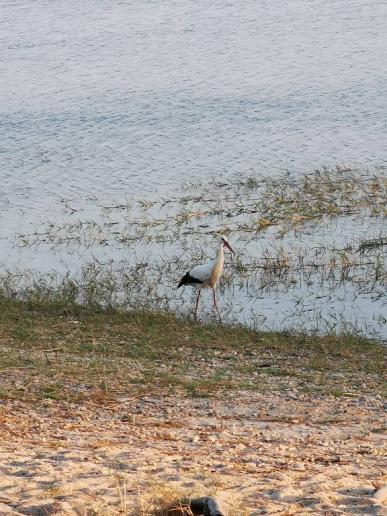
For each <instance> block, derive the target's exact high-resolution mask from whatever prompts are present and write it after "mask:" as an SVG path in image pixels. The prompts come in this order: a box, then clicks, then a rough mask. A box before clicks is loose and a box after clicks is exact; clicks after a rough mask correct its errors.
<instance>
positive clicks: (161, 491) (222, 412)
mask: <svg viewBox="0 0 387 516" xmlns="http://www.w3.org/2000/svg"><path fill="white" fill-rule="evenodd" d="M383 418H385V413H383V402H382V400H381V399H380V397H371V396H365V397H363V398H348V399H341V400H337V399H335V398H333V397H329V396H327V397H324V396H321V397H308V396H305V395H300V394H297V392H295V391H289V392H288V393H279V392H272V393H267V394H265V395H262V394H259V395H258V394H257V395H254V394H252V393H251V392H243V391H242V392H235V393H233V394H232V395H230V397H228V399H227V400H225V399H214V400H206V399H188V398H186V397H184V398H183V397H179V396H164V395H163V394H162V393H160V395H159V396H144V397H140V398H137V397H134V398H130V397H129V398H126V399H121V400H119V401H118V402H113V403H107V404H106V403H102V404H101V403H95V402H89V403H87V402H86V403H84V404H82V405H74V404H71V403H68V404H67V403H63V402H62V403H60V404H57V403H56V402H55V401H53V400H47V401H45V402H43V403H41V404H39V406H35V407H31V406H30V405H29V404H26V403H23V402H5V403H3V404H2V407H1V412H0V432H1V434H0V435H1V444H0V449H1V452H0V464H1V476H0V493H1V495H0V513H1V514H15V515H16V514H25V515H45V514H63V515H65V514H66V515H67V514H68V515H71V514H74V515H75V514H77V515H86V514H121V513H125V514H132V515H135V514H148V512H146V511H147V510H150V509H151V508H153V504H155V503H156V505H157V500H158V497H160V499H163V498H165V496H170V495H171V494H172V496H173V497H175V496H176V495H178V494H179V493H181V494H188V495H189V494H190V493H191V494H192V495H195V494H197V495H209V494H214V495H215V496H217V498H218V499H219V500H220V501H221V502H223V507H224V508H225V509H226V511H227V512H226V513H227V514H229V515H235V516H236V515H238V514H250V515H258V514H298V515H301V514H316V515H317V514H324V515H336V514H364V515H366V514H370V515H371V514H372V515H382V514H387V512H386V511H387V507H386V505H384V508H383V503H386V498H385V496H381V495H383V491H380V493H381V495H380V494H378V490H380V489H381V488H382V487H383V486H384V485H386V484H387V475H386V471H387V457H386V447H385V443H386V434H385V433H384V434H383V433H382V432H381V428H382V429H383ZM384 424H385V419H384ZM169 492H171V493H169ZM168 493H169V494H168ZM383 498H384V502H383Z"/></svg>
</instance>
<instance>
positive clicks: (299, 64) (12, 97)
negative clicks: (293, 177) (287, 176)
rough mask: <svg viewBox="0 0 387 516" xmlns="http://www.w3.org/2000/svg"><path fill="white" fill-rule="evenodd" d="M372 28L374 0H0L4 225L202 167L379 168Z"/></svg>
mask: <svg viewBox="0 0 387 516" xmlns="http://www.w3.org/2000/svg"><path fill="white" fill-rule="evenodd" d="M386 29H387V4H386V2H385V1H383V0H382V1H373V0H335V1H332V0H328V1H327V0H287V1H286V0H285V1H284V0H273V1H270V2H267V1H258V0H255V1H253V0H238V1H233V0H230V1H228V2H224V1H223V0H222V1H217V0H211V1H208V0H199V1H198V0H195V1H187V0H178V1H165V0H154V1H143V0H141V1H131V2H119V1H115V0H112V1H101V0H88V1H87V2H81V1H74V0H68V1H66V2H63V1H55V0H54V1H52V0H50V1H43V0H36V1H34V2H30V1H21V0H19V1H17V0H12V1H6V0H4V1H3V2H1V5H0V114H1V122H0V130H1V140H0V144H1V148H0V175H1V184H0V209H1V214H2V219H3V224H6V227H7V228H9V227H10V226H11V227H13V226H14V225H15V224H16V225H18V224H20V223H21V222H23V223H24V222H25V221H31V220H39V219H40V218H41V216H45V215H46V214H47V213H49V214H50V215H51V216H52V215H53V214H55V213H58V214H60V213H62V208H63V204H61V203H60V200H61V199H62V198H69V199H73V200H74V201H75V202H76V205H77V206H78V207H84V206H85V205H87V199H88V198H92V199H93V198H95V197H96V198H98V199H101V198H103V199H113V198H114V199H117V198H121V197H122V196H131V195H133V194H139V193H140V194H141V195H143V194H144V192H148V193H150V194H151V193H152V192H154V191H155V190H156V189H157V190H160V189H161V190H162V191H164V192H168V191H169V190H170V188H172V187H174V186H175V185H176V184H178V183H180V182H181V180H182V179H183V178H184V179H186V178H189V179H193V180H197V179H203V178H205V177H206V176H207V175H208V174H210V175H217V174H220V175H226V176H228V175H232V174H234V173H235V172H238V173H239V172H242V173H244V172H249V171H251V170H254V171H255V172H258V173H260V171H262V172H264V173H266V174H275V173H277V172H278V170H279V169H281V170H284V169H285V170H290V171H293V172H296V173H297V172H299V171H305V170H308V169H313V168H315V167H316V166H320V165H321V164H324V163H327V164H335V163H338V162H339V163H342V162H351V163H352V164H357V165H365V166H374V165H376V166H383V165H385V164H386V162H387V147H386V145H385V141H386V129H387V126H386V123H387V122H386V120H387V118H386V113H387V65H386V63H387V45H386V36H385V35H386ZM7 214H8V215H7ZM21 214H25V216H24V217H22V218H20V215H21ZM10 216H12V220H10Z"/></svg>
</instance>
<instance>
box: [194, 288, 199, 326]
mask: <svg viewBox="0 0 387 516" xmlns="http://www.w3.org/2000/svg"><path fill="white" fill-rule="evenodd" d="M200 293H201V290H200V289H199V290H198V295H197V296H196V304H195V314H194V319H195V321H197V320H198V304H199V297H200Z"/></svg>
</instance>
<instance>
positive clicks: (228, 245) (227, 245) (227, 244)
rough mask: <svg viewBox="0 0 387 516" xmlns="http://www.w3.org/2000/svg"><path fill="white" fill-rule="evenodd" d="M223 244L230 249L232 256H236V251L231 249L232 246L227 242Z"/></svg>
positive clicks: (224, 241)
mask: <svg viewBox="0 0 387 516" xmlns="http://www.w3.org/2000/svg"><path fill="white" fill-rule="evenodd" d="M223 244H224V245H225V246H226V247H227V248H228V249H230V251H231V252H232V254H234V249H233V248H232V247H231V245H230V244H229V243H228V242H226V240H223Z"/></svg>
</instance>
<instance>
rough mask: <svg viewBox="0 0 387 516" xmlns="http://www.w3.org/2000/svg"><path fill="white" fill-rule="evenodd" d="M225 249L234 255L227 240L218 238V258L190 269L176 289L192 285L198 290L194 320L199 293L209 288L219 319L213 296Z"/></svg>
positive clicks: (222, 237)
mask: <svg viewBox="0 0 387 516" xmlns="http://www.w3.org/2000/svg"><path fill="white" fill-rule="evenodd" d="M225 247H227V248H228V249H229V250H230V251H231V252H232V253H234V251H233V249H232V247H231V246H230V244H229V243H228V240H227V238H226V237H225V236H221V237H220V242H219V251H218V256H217V257H216V258H215V260H211V261H210V262H207V263H204V264H202V265H197V266H196V267H194V268H193V269H191V270H190V271H189V272H187V274H186V275H185V276H183V277H182V278H181V280H180V282H179V284H178V286H177V288H180V287H182V286H183V285H192V286H194V287H196V288H197V289H198V295H197V297H196V305H195V315H194V317H195V320H196V319H197V312H198V304H199V297H200V293H201V291H202V289H203V288H206V287H211V288H212V295H213V301H214V306H215V308H216V310H217V312H218V315H219V319H220V313H219V308H218V304H217V302H216V295H215V287H216V285H217V283H218V281H219V278H220V277H221V275H222V272H223V264H224V248H225Z"/></svg>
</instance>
